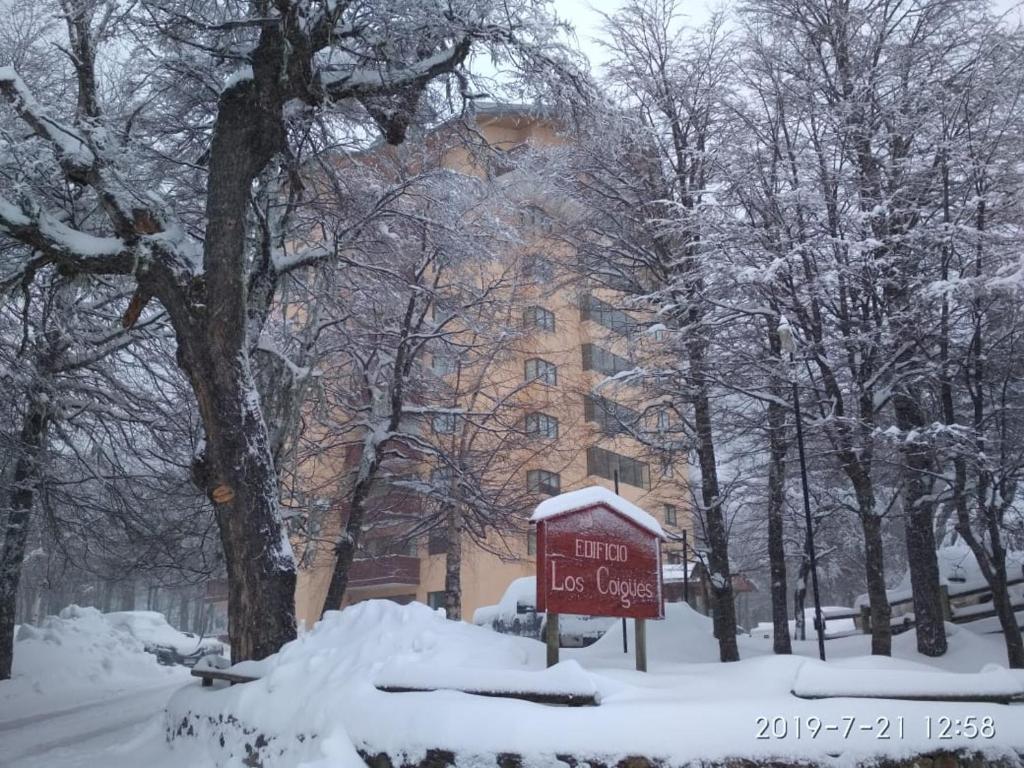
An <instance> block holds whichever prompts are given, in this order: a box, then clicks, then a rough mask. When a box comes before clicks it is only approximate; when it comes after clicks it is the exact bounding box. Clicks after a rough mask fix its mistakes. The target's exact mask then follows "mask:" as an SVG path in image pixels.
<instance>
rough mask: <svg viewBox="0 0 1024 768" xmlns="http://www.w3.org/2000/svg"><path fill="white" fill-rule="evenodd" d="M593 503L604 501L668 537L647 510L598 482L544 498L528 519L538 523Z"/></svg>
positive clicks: (652, 530) (658, 533)
mask: <svg viewBox="0 0 1024 768" xmlns="http://www.w3.org/2000/svg"><path fill="white" fill-rule="evenodd" d="M596 504H603V505H605V506H606V507H608V508H609V509H611V510H612V511H614V512H616V513H617V514H619V515H620V516H621V517H624V518H626V519H627V520H629V521H631V522H633V523H636V524H637V525H639V526H640V527H641V528H643V529H644V530H645V531H650V532H651V533H653V534H654V535H655V536H658V537H659V538H662V539H664V538H667V537H666V536H665V531H664V530H662V527H661V524H660V523H659V522H658V521H657V520H655V519H654V517H652V516H651V514H650V513H648V512H645V511H644V510H642V509H640V507H638V506H637V505H636V504H634V503H632V502H631V501H627V500H626V499H624V498H622V497H621V496H619V495H618V494H617V493H612V492H611V491H609V490H608V489H607V488H605V487H603V486H600V485H592V486H590V487H589V488H581V489H580V490H578V491H570V492H569V493H562V494H559V495H558V496H552V497H551V498H550V499H545V500H544V501H542V502H541V503H540V504H538V505H537V509H535V510H534V511H533V515H532V516H531V517H530V522H531V523H539V522H540V521H541V520H549V519H550V518H552V517H559V516H561V515H565V514H568V513H570V512H575V511H577V510H580V509H585V508H586V507H592V506H594V505H596Z"/></svg>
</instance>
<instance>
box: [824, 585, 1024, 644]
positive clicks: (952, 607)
mask: <svg viewBox="0 0 1024 768" xmlns="http://www.w3.org/2000/svg"><path fill="white" fill-rule="evenodd" d="M1021 585H1024V576H1022V577H1021V578H1019V579H1011V580H1010V581H1008V582H1006V586H1007V588H1008V589H1013V588H1014V587H1018V586H1021ZM941 589H942V606H943V613H944V614H945V617H946V621H951V622H953V623H954V624H969V623H970V622H973V621H980V620H981V619H990V618H993V617H994V616H996V615H998V612H997V611H996V609H995V608H994V607H993V605H992V588H991V587H990V586H988V585H985V586H981V587H973V588H971V589H963V590H959V589H956V588H955V587H952V588H951V587H950V586H948V585H945V584H943V585H942V588H941ZM1011 607H1012V608H1013V611H1014V612H1015V613H1016V612H1018V611H1024V590H1021V593H1020V595H1019V596H1018V597H1017V598H1016V599H1015V601H1014V602H1012V603H1011ZM889 608H890V609H891V616H892V631H893V633H894V634H898V633H900V632H905V631H906V630H908V629H910V628H911V627H913V626H914V598H913V597H906V598H902V599H900V600H893V601H892V602H891V603H889ZM848 618H852V619H853V620H854V623H855V625H856V626H857V629H858V630H859V631H861V632H863V633H864V634H869V633H870V632H871V609H870V608H869V607H868V606H867V605H862V606H861V608H860V611H857V612H852V613H849V614H845V613H844V614H835V615H832V614H830V615H829V616H828V619H829V620H833V619H848ZM826 639H832V638H826Z"/></svg>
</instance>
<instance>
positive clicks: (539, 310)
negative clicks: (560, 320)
mask: <svg viewBox="0 0 1024 768" xmlns="http://www.w3.org/2000/svg"><path fill="white" fill-rule="evenodd" d="M523 327H524V328H539V329H540V330H542V331H554V330H555V313H554V312H552V311H551V310H550V309H545V308H544V307H527V308H526V309H524V310H523Z"/></svg>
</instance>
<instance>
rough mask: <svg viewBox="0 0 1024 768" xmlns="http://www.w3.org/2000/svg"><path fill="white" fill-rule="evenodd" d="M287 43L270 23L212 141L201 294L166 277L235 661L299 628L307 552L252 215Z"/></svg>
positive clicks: (227, 93) (261, 653) (278, 129)
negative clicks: (252, 356) (271, 364)
mask: <svg viewBox="0 0 1024 768" xmlns="http://www.w3.org/2000/svg"><path fill="white" fill-rule="evenodd" d="M285 47H286V44H285V42H284V40H283V38H282V37H281V34H280V30H277V29H266V30H264V31H263V32H262V34H261V36H260V42H259V45H258V46H257V48H256V50H255V52H254V53H253V58H252V61H253V72H254V79H252V80H242V81H240V82H238V83H236V84H234V85H233V86H231V87H229V88H227V89H225V90H224V92H223V93H222V94H221V97H220V102H219V104H218V110H217V120H216V123H215V126H214V130H213V138H212V142H211V147H210V165H209V175H208V181H207V195H206V216H207V226H206V238H205V242H204V245H203V274H202V290H204V291H205V296H204V297H202V299H201V300H200V301H198V302H196V301H195V300H194V298H192V297H188V296H184V295H183V294H182V292H181V290H180V289H178V288H177V285H176V283H175V282H174V279H173V277H172V278H171V279H167V278H166V277H162V276H161V275H159V274H154V275H152V276H143V277H147V278H149V279H150V280H151V281H152V283H153V284H154V288H155V290H154V293H156V294H157V295H158V296H159V297H160V299H161V301H162V302H163V303H164V306H165V307H166V308H167V310H168V313H169V315H170V317H171V321H172V323H173V324H174V328H175V333H176V336H177V340H178V359H179V363H180V364H181V366H182V368H183V369H184V370H185V371H186V372H187V374H188V376H189V378H190V380H191V382H192V388H193V390H194V391H195V393H196V398H197V400H198V403H199V410H200V413H201V415H202V419H203V427H204V428H205V432H206V455H205V457H204V461H203V466H202V475H203V478H202V479H203V484H204V486H205V487H206V488H207V490H208V492H209V494H210V497H211V498H212V499H213V501H214V505H215V512H216V517H217V523H218V526H219V528H220V536H221V543H222V545H223V547H224V558H225V564H226V566H227V576H228V632H229V634H230V636H231V655H232V659H233V660H234V661H243V660H246V659H261V658H264V657H265V656H268V655H270V654H272V653H275V652H276V651H277V650H279V649H280V647H281V646H282V645H283V644H284V643H286V642H288V641H289V640H292V639H294V637H295V560H294V558H293V556H292V552H291V546H290V544H289V542H288V537H287V535H286V533H285V529H284V524H283V520H282V518H281V515H280V508H279V505H278V504H279V500H278V494H279V488H278V478H277V473H276V470H275V467H274V458H273V455H272V453H271V449H270V444H269V437H268V434H267V426H266V422H265V420H264V418H263V415H262V412H261V409H260V398H259V394H258V391H257V388H256V385H255V382H254V379H253V375H252V369H251V365H250V361H249V356H248V327H247V306H246V284H245V275H246V269H245V245H246V217H247V214H248V208H249V196H250V193H251V188H252V182H253V179H255V177H256V175H257V174H258V173H259V172H260V171H261V170H262V169H263V168H264V167H265V166H266V164H267V163H268V162H269V161H270V159H271V158H272V157H273V156H274V154H275V153H276V152H278V151H280V150H281V149H282V148H283V147H284V146H285V141H284V128H283V125H282V122H281V107H282V100H283V94H282V93H281V92H280V87H281V80H280V77H279V75H280V72H279V67H280V66H281V64H282V57H284V49H285Z"/></svg>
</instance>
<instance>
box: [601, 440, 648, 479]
mask: <svg viewBox="0 0 1024 768" xmlns="http://www.w3.org/2000/svg"><path fill="white" fill-rule="evenodd" d="M616 472H618V473H619V482H620V483H626V484H627V485H633V486H636V487H637V488H650V487H651V468H650V465H648V464H647V463H646V462H643V461H637V460H636V459H631V458H629V457H628V456H622V455H620V454H618V453H614V452H612V451H606V450H605V449H604V448H598V447H597V446H596V445H592V446H590V447H589V448H587V474H588V475H597V476H598V477H603V478H605V479H606V480H614V479H615V473H616Z"/></svg>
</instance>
